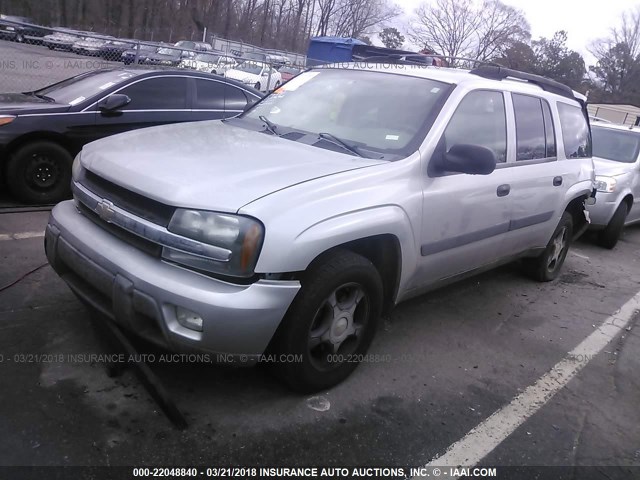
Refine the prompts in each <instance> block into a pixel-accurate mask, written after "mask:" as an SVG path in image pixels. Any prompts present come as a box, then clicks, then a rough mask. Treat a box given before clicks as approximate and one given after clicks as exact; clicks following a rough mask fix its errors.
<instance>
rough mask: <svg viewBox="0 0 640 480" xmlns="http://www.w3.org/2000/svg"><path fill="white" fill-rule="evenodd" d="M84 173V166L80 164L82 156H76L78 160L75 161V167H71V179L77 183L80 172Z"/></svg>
mask: <svg viewBox="0 0 640 480" xmlns="http://www.w3.org/2000/svg"><path fill="white" fill-rule="evenodd" d="M81 171H82V165H81V164H80V154H78V155H76V158H75V159H74V160H73V166H72V167H71V179H72V180H74V181H76V180H78V177H80V172H81Z"/></svg>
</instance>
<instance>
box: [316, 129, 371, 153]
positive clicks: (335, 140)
mask: <svg viewBox="0 0 640 480" xmlns="http://www.w3.org/2000/svg"><path fill="white" fill-rule="evenodd" d="M318 136H319V137H320V138H322V139H323V140H326V141H328V142H331V143H333V144H334V145H337V146H339V147H342V148H343V149H345V150H347V151H348V152H351V153H353V154H354V155H357V156H358V157H363V158H366V157H365V156H364V155H363V154H362V153H360V152H359V151H358V147H356V146H355V145H349V144H348V143H345V142H344V140H340V139H339V138H338V137H336V136H335V135H333V134H332V133H326V132H322V133H319V134H318Z"/></svg>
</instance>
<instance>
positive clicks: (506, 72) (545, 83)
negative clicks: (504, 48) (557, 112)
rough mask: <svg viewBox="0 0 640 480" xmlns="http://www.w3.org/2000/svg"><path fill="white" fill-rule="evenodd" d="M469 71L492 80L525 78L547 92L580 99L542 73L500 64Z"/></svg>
mask: <svg viewBox="0 0 640 480" xmlns="http://www.w3.org/2000/svg"><path fill="white" fill-rule="evenodd" d="M469 73H471V74H473V75H478V76H479V77H483V78H489V79H492V80H504V79H505V78H516V79H518V80H524V81H526V82H529V83H533V84H535V85H538V86H539V87H540V88H542V89H543V90H544V91H545V92H550V93H555V94H556V95H561V96H563V97H567V98H570V99H572V100H580V99H578V98H576V96H575V95H574V93H573V90H572V89H571V88H570V87H568V86H566V85H565V84H563V83H560V82H556V81H555V80H551V79H550V78H545V77H541V76H540V75H534V74H533V73H525V72H520V71H518V70H512V69H511V68H506V67H501V66H499V65H482V66H480V67H478V68H474V69H473V70H471V71H470V72H469ZM581 103H582V102H581Z"/></svg>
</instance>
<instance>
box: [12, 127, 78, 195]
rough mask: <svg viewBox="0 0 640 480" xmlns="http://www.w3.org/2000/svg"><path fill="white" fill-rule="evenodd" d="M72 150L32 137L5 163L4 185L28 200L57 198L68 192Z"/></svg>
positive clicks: (68, 193)
mask: <svg viewBox="0 0 640 480" xmlns="http://www.w3.org/2000/svg"><path fill="white" fill-rule="evenodd" d="M72 163H73V158H72V157H71V154H70V153H69V152H68V151H67V150H66V149H65V148H63V147H62V146H60V145H58V144H57V143H53V142H48V141H44V140H41V141H35V142H31V143H28V144H26V145H24V146H22V147H20V148H19V149H18V150H16V151H15V152H14V153H13V154H12V155H11V157H10V159H9V162H8V165H7V185H8V187H9V190H10V191H11V193H12V194H13V195H14V196H15V197H16V198H18V199H19V200H21V201H23V202H26V203H30V204H47V203H55V202H59V201H60V200H63V199H65V198H67V197H68V196H69V195H70V193H71V192H70V183H71V164H72Z"/></svg>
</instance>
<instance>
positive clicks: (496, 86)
mask: <svg viewBox="0 0 640 480" xmlns="http://www.w3.org/2000/svg"><path fill="white" fill-rule="evenodd" d="M323 68H331V69H336V68H340V69H352V70H368V71H374V72H382V73H391V74H397V75H407V76H412V77H419V78H425V79H429V80H435V81H439V82H443V83H448V84H454V85H461V86H467V87H469V88H486V89H491V90H505V91H511V92H515V93H525V94H526V93H528V94H533V95H538V96H542V97H548V98H553V99H554V100H565V101H569V102H571V101H572V100H573V101H574V102H575V101H579V100H582V101H584V100H585V97H584V96H583V95H582V94H580V93H578V92H575V91H574V92H573V96H574V98H569V97H567V96H565V95H560V94H556V93H553V92H549V91H545V90H544V89H543V88H542V87H541V86H540V85H537V84H534V83H530V82H527V81H524V80H520V79H517V78H511V77H507V78H505V79H504V80H497V79H492V78H486V77H484V76H480V75H478V74H475V73H472V72H473V71H472V70H466V69H463V68H449V67H437V66H431V65H424V64H422V65H412V64H397V63H389V62H386V63H378V62H372V61H367V60H366V59H365V60H363V61H361V62H347V63H333V64H327V65H318V66H315V67H312V69H314V70H316V69H323ZM517 73H519V72H517ZM548 81H549V82H552V81H551V80H548ZM564 88H566V89H567V91H570V89H569V88H568V87H564Z"/></svg>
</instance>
